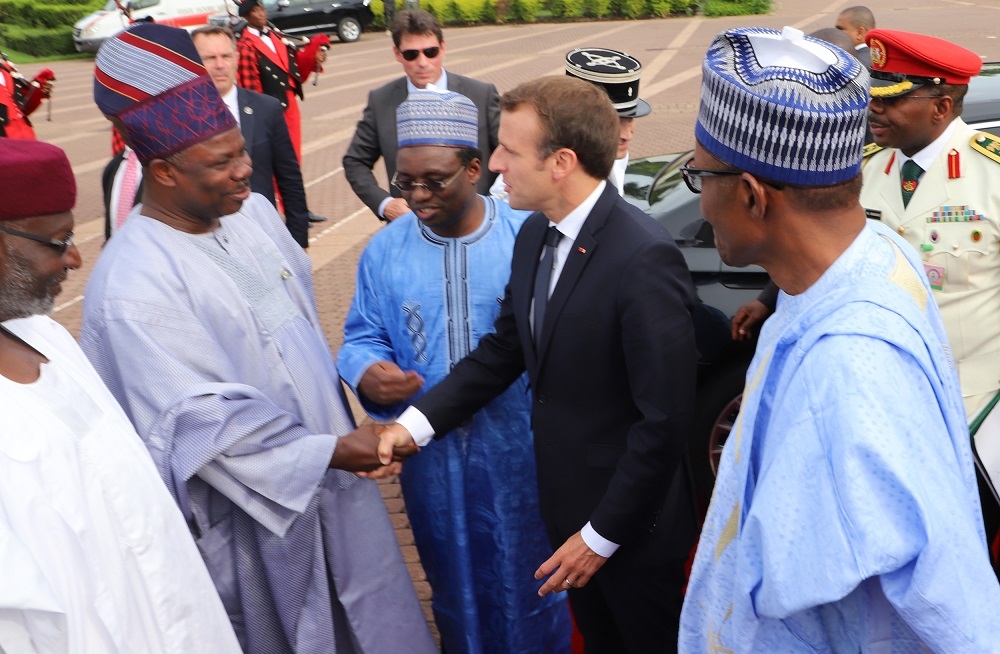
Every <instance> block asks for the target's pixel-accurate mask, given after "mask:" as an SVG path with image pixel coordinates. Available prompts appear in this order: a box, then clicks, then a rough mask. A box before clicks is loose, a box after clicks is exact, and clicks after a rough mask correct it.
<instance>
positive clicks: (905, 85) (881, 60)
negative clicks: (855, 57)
mask: <svg viewBox="0 0 1000 654" xmlns="http://www.w3.org/2000/svg"><path fill="white" fill-rule="evenodd" d="M865 42H866V43H867V44H868V47H869V48H870V49H871V55H872V69H871V77H872V86H871V95H872V97H873V98H894V97H896V96H899V95H904V94H906V93H909V92H910V91H913V90H914V89H918V88H920V87H922V86H936V85H939V84H968V83H969V79H970V78H972V77H973V76H975V75H977V74H979V71H980V70H982V68H983V61H982V59H980V58H979V55H977V54H976V53H974V52H972V51H970V50H966V49H965V48H963V47H962V46H960V45H955V44H954V43H951V42H950V41H945V40H943V39H939V38H936V37H933V36H926V35H924V34H914V33H912V32H900V31H899V30H883V29H875V30H870V31H869V32H868V34H867V36H866V37H865Z"/></svg>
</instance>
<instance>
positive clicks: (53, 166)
mask: <svg viewBox="0 0 1000 654" xmlns="http://www.w3.org/2000/svg"><path fill="white" fill-rule="evenodd" d="M0 142H2V144H0V179H2V180H3V186H4V190H3V202H0V221H3V220H20V219H21V218H31V217H32V216H50V215H53V214H58V213H65V212H67V211H69V210H70V209H72V208H73V205H75V204H76V180H75V179H74V178H73V168H72V167H71V166H70V165H69V159H67V158H66V153H65V152H63V151H62V149H60V148H58V147H56V146H54V145H52V144H51V143H43V142H41V141H32V140H28V139H0ZM42 180H44V182H43V181H42ZM43 185H44V190H43V191H41V192H40V191H39V189H40V188H41V187H42V186H43Z"/></svg>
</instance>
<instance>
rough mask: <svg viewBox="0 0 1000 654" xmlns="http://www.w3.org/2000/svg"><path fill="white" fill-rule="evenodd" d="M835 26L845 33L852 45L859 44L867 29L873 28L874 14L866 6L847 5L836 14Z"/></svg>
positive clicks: (862, 40)
mask: <svg viewBox="0 0 1000 654" xmlns="http://www.w3.org/2000/svg"><path fill="white" fill-rule="evenodd" d="M836 27H837V29H838V30H840V31H841V32H843V33H844V34H847V36H849V37H850V38H851V41H853V42H854V45H856V46H857V45H861V44H862V43H864V42H865V34H867V33H868V30H873V29H875V14H873V13H872V10H871V9H869V8H868V7H862V6H857V7H848V8H847V9H845V10H843V11H842V12H840V15H839V16H837V24H836Z"/></svg>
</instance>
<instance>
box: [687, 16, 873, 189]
mask: <svg viewBox="0 0 1000 654" xmlns="http://www.w3.org/2000/svg"><path fill="white" fill-rule="evenodd" d="M867 108H868V71H866V70H865V68H864V66H862V65H861V64H860V63H859V62H858V60H857V59H856V58H855V57H854V56H852V55H850V54H848V53H847V52H845V51H844V50H842V49H841V48H838V47H837V46H835V45H832V44H830V43H827V42H826V41H821V40H819V39H814V38H812V37H808V36H805V35H804V34H803V33H802V32H801V31H800V30H797V29H794V28H791V27H786V28H785V29H784V30H783V31H781V32H778V31H776V30H772V29H764V28H757V27H743V28H738V29H732V30H728V31H726V32H723V33H721V34H719V35H718V36H717V37H715V40H714V41H713V42H712V45H711V47H709V49H708V53H707V54H706V55H705V59H704V61H703V62H702V87H701V105H700V107H699V110H698V122H697V123H696V125H695V136H696V138H697V139H698V142H699V143H700V144H701V145H702V147H704V148H705V149H706V150H708V151H709V152H711V153H712V154H713V155H714V156H715V157H716V158H718V159H720V160H721V161H723V162H725V163H727V164H729V165H730V166H733V167H735V168H738V169H740V170H745V171H747V172H749V173H752V174H754V175H758V176H760V177H762V178H764V179H767V180H770V181H773V182H779V183H783V184H789V185H793V186H802V187H818V186H833V185H835V184H840V183H842V182H846V181H848V180H850V179H853V178H854V177H856V176H857V175H858V174H860V172H861V158H862V157H861V154H862V147H863V145H864V137H865V126H866V123H867V120H866V113H867Z"/></svg>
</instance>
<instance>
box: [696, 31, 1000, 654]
mask: <svg viewBox="0 0 1000 654" xmlns="http://www.w3.org/2000/svg"><path fill="white" fill-rule="evenodd" d="M702 72H703V80H702V91H701V107H700V109H699V113H698V122H697V124H696V126H695V137H696V144H695V150H694V157H693V158H692V160H691V161H689V162H688V163H687V164H686V165H685V166H684V167H683V168H681V169H680V172H681V174H682V175H683V177H684V180H685V182H686V183H687V184H688V186H689V187H690V189H691V191H693V192H695V193H701V211H702V215H704V216H705V219H706V220H707V221H708V222H709V223H710V224H711V225H712V227H713V229H714V230H715V242H716V245H717V247H718V250H719V255H720V257H721V258H722V260H723V261H724V262H725V263H726V264H727V265H730V266H738V267H741V266H746V265H751V264H756V265H760V266H762V267H764V269H766V270H767V272H768V273H769V274H770V275H771V278H772V279H773V280H774V281H775V283H776V284H777V285H778V287H779V288H780V289H781V294H780V296H779V298H778V305H777V311H776V312H775V313H774V315H773V316H771V318H770V319H768V321H767V322H766V323H765V324H764V327H763V329H762V331H761V335H760V340H759V342H758V344H757V350H756V354H755V355H754V359H753V361H752V362H751V364H750V368H749V370H748V371H747V385H746V389H745V391H744V393H743V405H742V407H741V409H740V414H739V419H738V420H737V422H736V424H735V425H734V427H733V431H732V435H731V436H730V438H729V440H728V441H727V442H726V447H725V450H724V452H723V455H722V460H721V462H720V466H719V475H718V478H717V480H716V484H715V490H714V493H713V495H712V503H711V505H710V507H709V510H708V516H707V517H706V519H705V523H704V527H703V530H702V535H701V540H700V542H699V544H698V553H697V556H696V557H695V561H694V566H693V569H692V572H691V579H690V582H689V584H688V587H687V594H686V595H685V598H684V612H683V615H682V618H681V634H680V649H681V651H682V652H691V653H695V652H698V653H701V652H706V651H709V652H783V653H784V652H789V653H791V652H873V651H886V652H890V651H891V652H926V651H934V652H948V653H949V654H963V653H969V654H973V653H979V652H989V651H995V650H996V646H997V634H998V633H1000V616H998V614H997V611H996V606H997V605H998V602H1000V586H998V585H997V582H996V579H995V578H993V575H992V574H990V569H989V559H988V556H987V552H986V539H985V535H984V532H983V528H982V523H981V522H980V518H979V500H978V497H977V495H976V481H975V475H974V472H973V464H972V456H971V451H970V447H969V434H968V430H967V428H966V423H965V415H964V411H963V409H962V400H961V394H960V392H959V388H958V379H957V377H956V375H955V370H954V365H953V363H952V361H951V360H950V358H949V356H948V341H947V338H946V337H945V332H944V327H943V325H942V322H941V314H940V313H939V312H938V310H937V306H936V305H935V303H934V299H933V297H932V295H931V289H930V287H929V286H928V284H927V281H926V279H925V278H924V276H923V269H922V266H921V263H920V259H919V256H918V255H917V253H916V252H914V251H913V249H912V248H910V247H909V246H907V245H906V243H905V242H904V241H903V240H902V239H900V238H899V237H898V236H897V235H896V234H895V233H893V232H892V231H891V230H889V229H887V228H886V227H885V226H884V225H882V224H880V223H878V222H876V221H870V220H865V211H864V209H863V208H862V206H861V204H860V203H859V201H858V197H859V193H860V189H861V160H862V142H863V135H864V128H865V113H866V109H867V104H868V73H867V72H866V70H865V68H864V67H863V66H862V65H861V64H860V63H859V62H858V61H857V60H856V59H854V58H853V57H851V56H850V55H848V54H847V53H845V52H844V51H842V50H840V49H839V48H835V47H833V46H829V45H827V44H825V43H824V42H822V41H819V40H816V39H812V38H810V37H806V36H804V35H803V34H802V32H800V31H798V30H796V29H794V28H790V27H786V28H785V29H784V31H783V32H780V33H779V32H776V31H774V30H768V29H763V28H739V29H734V30H729V31H727V32H723V33H722V34H720V35H718V36H717V37H716V38H715V40H714V41H713V43H712V45H711V46H710V47H709V50H708V54H707V55H706V57H705V59H704V61H703V64H702ZM768 127H770V128H772V131H771V132H770V134H769V136H764V135H765V134H767V131H766V130H767V129H768ZM815 134H824V135H825V138H824V139H823V141H822V142H821V143H818V144H817V141H815V140H814V139H811V138H809V137H810V136H812V135H815ZM748 135H751V136H754V135H756V136H757V138H748ZM869 166H870V164H869Z"/></svg>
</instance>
